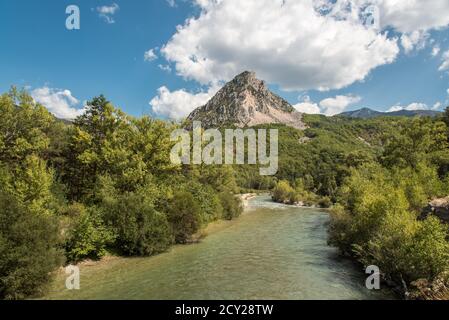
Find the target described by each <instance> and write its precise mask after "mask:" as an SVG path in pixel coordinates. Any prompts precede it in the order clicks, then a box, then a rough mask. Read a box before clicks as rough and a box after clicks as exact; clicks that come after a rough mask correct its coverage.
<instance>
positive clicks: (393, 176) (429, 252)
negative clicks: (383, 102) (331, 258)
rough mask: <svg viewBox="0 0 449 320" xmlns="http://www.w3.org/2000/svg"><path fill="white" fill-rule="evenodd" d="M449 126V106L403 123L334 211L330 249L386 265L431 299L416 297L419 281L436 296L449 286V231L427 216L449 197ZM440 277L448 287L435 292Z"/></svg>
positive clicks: (361, 168) (404, 289) (396, 279)
mask: <svg viewBox="0 0 449 320" xmlns="http://www.w3.org/2000/svg"><path fill="white" fill-rule="evenodd" d="M448 126H449V109H448V110H447V111H446V113H445V115H444V117H441V118H437V119H431V118H415V119H402V120H400V121H399V122H398V123H397V125H396V127H395V130H394V131H389V132H388V133H387V134H385V136H384V137H383V145H382V152H381V153H380V154H379V156H378V157H376V158H374V159H373V160H372V161H365V162H363V163H359V164H358V165H354V166H352V167H351V168H350V174H349V176H348V177H346V178H345V179H344V181H343V183H342V186H341V188H340V189H339V191H338V194H337V196H336V198H337V202H338V205H337V206H336V207H335V208H334V210H333V213H332V221H331V225H330V230H329V242H330V244H332V245H335V246H337V247H338V248H340V250H341V251H342V252H343V253H345V254H347V255H350V256H352V257H354V258H355V259H357V260H358V261H359V262H360V263H362V264H363V265H364V266H369V265H376V266H378V267H379V268H380V270H381V273H382V275H383V278H384V279H385V280H386V281H387V283H390V284H395V285H396V286H397V288H399V289H400V292H401V293H403V294H405V293H408V294H412V295H411V296H410V295H409V296H408V297H414V298H424V297H423V296H422V295H421V293H417V294H416V293H415V296H413V294H414V293H413V292H412V291H413V290H414V289H416V287H417V283H416V282H415V281H417V280H424V281H425V283H427V284H429V285H428V288H424V290H428V291H429V292H430V291H432V290H441V288H443V290H444V288H446V290H447V288H448V287H449V286H448V284H449V278H448V273H447V272H448V271H449V241H448V240H449V238H448V236H449V233H448V230H449V229H448V226H447V225H446V224H443V223H442V222H441V221H439V220H438V219H437V218H436V217H433V216H430V217H428V218H426V219H424V218H423V216H422V211H423V208H424V207H425V206H427V204H428V202H429V200H431V199H432V198H438V197H446V196H447V195H449V175H448V169H449V144H448V143H449V130H448ZM437 278H438V279H439V281H441V283H443V285H441V284H440V285H439V286H434V287H432V282H433V281H434V280H435V279H437ZM444 282H445V283H446V287H445V286H444ZM437 287H439V289H436V288H437ZM432 294H436V295H437V296H438V295H439V296H444V295H446V298H447V297H449V292H447V291H446V292H435V293H432ZM406 297H407V296H406Z"/></svg>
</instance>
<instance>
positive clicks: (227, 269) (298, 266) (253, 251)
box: [47, 197, 392, 300]
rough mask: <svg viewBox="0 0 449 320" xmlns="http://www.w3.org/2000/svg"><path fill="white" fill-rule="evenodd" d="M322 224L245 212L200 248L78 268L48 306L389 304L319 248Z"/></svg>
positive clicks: (257, 204) (316, 215) (262, 202)
mask: <svg viewBox="0 0 449 320" xmlns="http://www.w3.org/2000/svg"><path fill="white" fill-rule="evenodd" d="M328 220H329V216H328V214H327V213H326V212H323V211H320V210H315V209H303V208H295V207H289V206H284V205H280V204H275V203H272V202H270V200H269V198H268V197H257V198H255V199H253V200H251V201H250V207H249V209H248V211H247V212H246V213H245V214H244V215H243V216H242V217H241V218H239V219H237V220H236V221H234V222H232V223H228V224H225V227H222V228H220V229H221V230H218V231H216V232H214V233H212V234H211V235H209V236H208V237H207V238H205V239H204V240H203V241H202V242H201V243H200V244H196V245H190V246H177V247H175V248H174V249H172V250H171V251H170V252H168V253H166V254H162V255H159V256H157V257H152V258H137V259H118V260H113V261H111V262H108V263H106V264H103V265H99V266H95V267H81V289H80V290H76V291H68V290H67V289H65V279H64V277H63V276H62V275H61V276H59V277H58V279H57V280H56V282H55V284H54V287H53V289H52V291H51V293H50V294H49V295H48V296H47V298H48V299H156V300H159V299H171V300H176V299H294V300H297V299H388V298H392V297H391V296H390V295H389V294H388V292H383V291H382V292H379V291H370V290H367V289H366V288H365V286H364V284H365V279H364V277H363V276H364V274H363V272H361V271H360V270H358V269H357V268H356V267H355V266H354V265H353V264H352V263H351V262H350V261H348V260H345V259H341V258H339V256H338V253H337V251H336V250H335V249H334V248H331V247H329V246H327V243H326V237H327V235H326V227H327V226H326V224H327V222H328Z"/></svg>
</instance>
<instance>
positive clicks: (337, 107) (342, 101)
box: [320, 95, 362, 116]
mask: <svg viewBox="0 0 449 320" xmlns="http://www.w3.org/2000/svg"><path fill="white" fill-rule="evenodd" d="M360 100H362V98H360V97H357V96H341V95H340V96H336V97H335V98H327V99H324V100H322V101H321V102H320V106H321V108H322V109H323V113H324V114H325V115H327V116H334V115H336V114H339V113H342V112H343V111H345V110H346V108H347V107H349V106H350V105H353V104H355V103H358V102H360Z"/></svg>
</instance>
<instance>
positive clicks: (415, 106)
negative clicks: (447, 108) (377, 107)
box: [387, 102, 438, 112]
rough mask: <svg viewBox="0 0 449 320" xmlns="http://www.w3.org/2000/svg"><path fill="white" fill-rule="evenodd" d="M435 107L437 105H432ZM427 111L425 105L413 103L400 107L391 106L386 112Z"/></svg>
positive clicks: (427, 108)
mask: <svg viewBox="0 0 449 320" xmlns="http://www.w3.org/2000/svg"><path fill="white" fill-rule="evenodd" d="M437 105H438V103H437V104H436V105H434V107H435V106H437ZM429 109H430V108H429V107H428V106H427V104H425V103H420V102H414V103H411V104H409V105H407V106H401V105H395V106H392V107H391V108H390V109H389V110H388V111H387V112H396V111H402V110H407V111H416V110H429Z"/></svg>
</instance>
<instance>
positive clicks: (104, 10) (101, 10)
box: [97, 3, 120, 23]
mask: <svg viewBox="0 0 449 320" xmlns="http://www.w3.org/2000/svg"><path fill="white" fill-rule="evenodd" d="M119 9H120V7H119V6H118V4H117V3H113V4H112V5H110V6H101V7H97V12H98V15H99V17H100V18H102V19H103V20H104V21H106V22H107V23H115V20H114V17H113V16H114V15H115V13H116V12H117V11H118V10H119Z"/></svg>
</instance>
